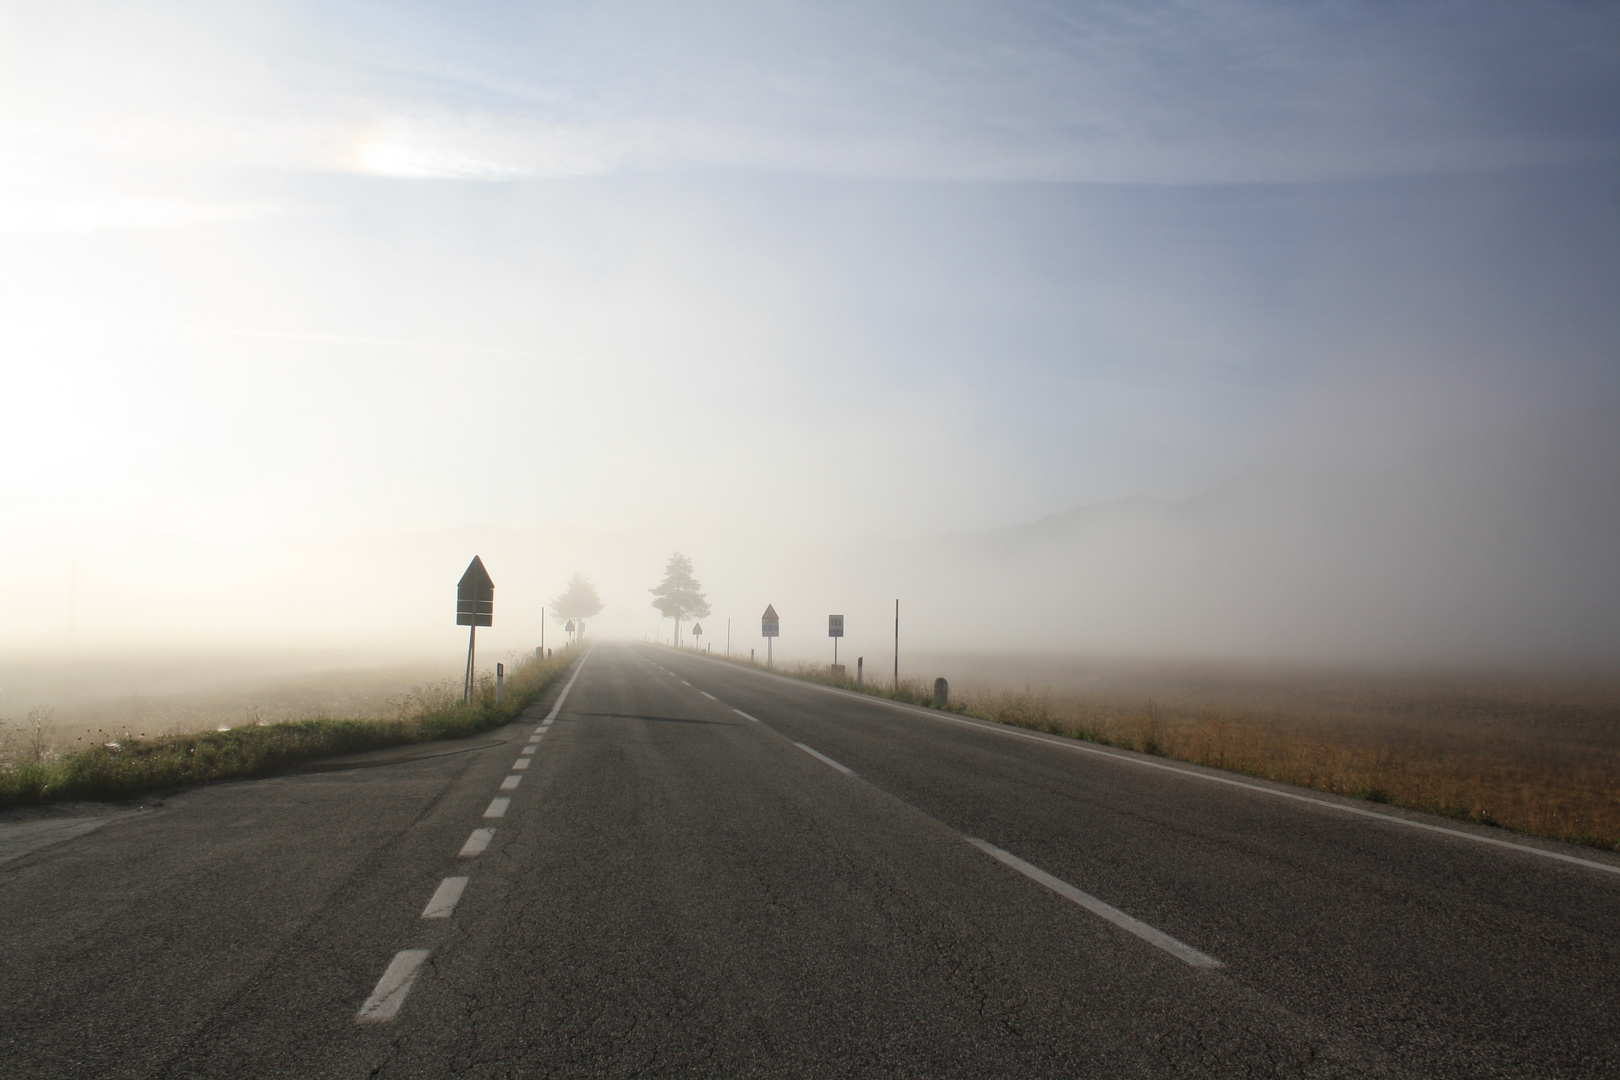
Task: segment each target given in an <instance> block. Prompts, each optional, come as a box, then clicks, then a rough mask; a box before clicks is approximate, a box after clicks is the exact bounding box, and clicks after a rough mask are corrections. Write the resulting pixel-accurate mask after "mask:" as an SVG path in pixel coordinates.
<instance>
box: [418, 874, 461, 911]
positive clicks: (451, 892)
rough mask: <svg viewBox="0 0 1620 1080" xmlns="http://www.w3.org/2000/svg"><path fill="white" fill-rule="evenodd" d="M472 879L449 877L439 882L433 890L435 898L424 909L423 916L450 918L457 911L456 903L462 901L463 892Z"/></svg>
mask: <svg viewBox="0 0 1620 1080" xmlns="http://www.w3.org/2000/svg"><path fill="white" fill-rule="evenodd" d="M471 880H472V879H471V878H464V877H447V878H445V879H444V880H443V881H441V882H439V887H438V888H437V889H435V890H433V899H431V900H429V901H428V904H427V907H425V908H423V909H422V918H424V919H448V918H449V917H450V916H451V915H452V914H454V913H455V910H456V905H457V904H458V903H460V902H461V894H462V892H463V891H464V890H465V889H466V888H467V882H469V881H471Z"/></svg>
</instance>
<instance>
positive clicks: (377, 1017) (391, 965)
mask: <svg viewBox="0 0 1620 1080" xmlns="http://www.w3.org/2000/svg"><path fill="white" fill-rule="evenodd" d="M428 952H429V950H427V949H401V950H400V951H399V952H397V953H395V954H394V958H393V959H392V960H390V961H389V962H388V970H386V971H384V972H383V973H382V978H380V979H378V980H377V988H376V989H375V990H373V991H372V992H371V996H370V997H368V998H366V1002H365V1004H364V1005H361V1006H360V1011H359V1012H357V1013H355V1014H354V1021H355V1023H357V1024H383V1023H387V1022H388V1021H390V1020H392V1019H393V1018H394V1017H395V1016H397V1015H399V1007H400V1006H401V1005H403V1004H405V995H407V994H409V993H410V992H411V987H412V986H413V985H415V983H416V976H417V975H418V974H419V973H420V972H421V970H422V965H423V963H425V962H426V961H427V958H428Z"/></svg>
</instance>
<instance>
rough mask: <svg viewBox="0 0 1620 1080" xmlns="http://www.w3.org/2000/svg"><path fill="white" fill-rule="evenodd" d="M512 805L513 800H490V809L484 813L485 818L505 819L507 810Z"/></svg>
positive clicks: (497, 798)
mask: <svg viewBox="0 0 1620 1080" xmlns="http://www.w3.org/2000/svg"><path fill="white" fill-rule="evenodd" d="M511 805H512V800H511V799H502V798H499V797H496V798H493V799H491V800H489V809H488V810H485V811H484V816H485V817H505V816H506V808H507V807H508V806H511Z"/></svg>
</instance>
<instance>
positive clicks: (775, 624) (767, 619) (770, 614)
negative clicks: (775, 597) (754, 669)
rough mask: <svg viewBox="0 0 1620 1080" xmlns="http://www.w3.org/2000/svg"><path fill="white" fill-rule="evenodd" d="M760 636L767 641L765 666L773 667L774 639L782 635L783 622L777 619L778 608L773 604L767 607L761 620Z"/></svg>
mask: <svg viewBox="0 0 1620 1080" xmlns="http://www.w3.org/2000/svg"><path fill="white" fill-rule="evenodd" d="M759 634H760V636H761V637H763V638H764V639H765V666H766V667H770V666H771V653H772V651H773V650H772V646H773V645H775V642H774V641H772V640H771V639H772V638H777V637H780V636H781V635H782V620H781V619H779V618H777V617H776V607H775V605H773V604H766V605H765V614H764V615H761V616H760V618H759Z"/></svg>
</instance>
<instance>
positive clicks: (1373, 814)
mask: <svg viewBox="0 0 1620 1080" xmlns="http://www.w3.org/2000/svg"><path fill="white" fill-rule="evenodd" d="M716 662H717V663H718V662H719V661H716ZM753 674H755V675H766V676H769V677H770V678H773V679H783V680H786V681H788V682H791V683H794V684H796V685H798V686H805V687H809V688H811V689H813V690H822V691H825V692H827V693H829V694H837V695H838V696H839V697H848V698H855V699H857V700H860V701H867V702H871V703H872V704H874V705H883V706H886V707H888V708H891V709H896V710H898V711H900V712H904V713H910V714H911V715H913V716H923V717H927V718H928V719H930V720H942V721H945V722H947V723H952V724H961V725H962V726H963V727H970V728H977V729H978V730H980V731H987V732H990V733H991V734H994V735H1006V736H1008V737H1010V738H1015V739H1028V740H1029V741H1031V742H1038V743H1043V744H1044V745H1046V746H1051V747H1055V748H1057V749H1059V750H1071V751H1074V752H1076V753H1081V754H1095V755H1096V756H1098V757H1105V758H1110V759H1112V760H1114V761H1117V762H1120V763H1121V764H1124V765H1139V766H1141V767H1142V768H1144V769H1160V770H1162V771H1164V772H1170V773H1176V774H1177V775H1179V776H1186V777H1190V778H1191V779H1194V780H1205V781H1208V782H1209V783H1211V784H1225V785H1226V786H1227V787H1235V788H1242V789H1243V790H1244V791H1253V792H1256V793H1258V794H1260V795H1270V796H1272V797H1273V798H1277V799H1292V800H1293V801H1294V802H1302V803H1309V804H1310V805H1312V806H1321V807H1324V808H1326V809H1328V810H1339V811H1342V812H1344V813H1346V814H1356V815H1359V816H1361V817H1366V818H1372V819H1373V820H1374V821H1382V822H1384V823H1386V824H1389V825H1404V826H1406V827H1407V828H1412V829H1423V830H1425V831H1427V832H1435V833H1440V834H1442V835H1444V836H1452V837H1456V838H1457V839H1459V840H1472V841H1473V842H1474V843H1476V844H1489V845H1491V846H1492V847H1500V848H1507V849H1508V850H1510V851H1519V852H1523V853H1524V854H1527V855H1540V856H1541V857H1542V858H1545V859H1557V860H1558V861H1559V862H1566V863H1574V864H1575V865H1576V866H1584V867H1586V868H1588V869H1590V870H1602V871H1604V872H1605V873H1609V874H1620V866H1611V865H1609V864H1608V863H1600V862H1593V861H1592V860H1591V859H1582V858H1579V857H1577V856H1575V855H1565V854H1563V853H1562V852H1557V851H1548V850H1547V849H1546V848H1538V847H1531V846H1530V845H1529V844H1515V843H1514V842H1513V841H1511V840H1498V839H1496V838H1495V837H1491V836H1475V835H1474V834H1473V833H1465V832H1463V831H1461V830H1460V829H1448V828H1446V827H1445V826H1444V825H1431V824H1429V823H1428V822H1426V821H1412V820H1410V819H1408V818H1400V817H1394V816H1392V815H1390V814H1380V813H1379V812H1378V811H1376V810H1364V809H1362V808H1361V807H1359V806H1345V805H1343V804H1342V803H1336V802H1330V801H1328V800H1327V799H1316V798H1312V797H1311V796H1309V795H1300V794H1297V793H1295V792H1292V791H1278V790H1276V789H1274V788H1268V787H1262V786H1261V785H1259V784H1250V783H1246V782H1245V781H1242V780H1235V779H1231V778H1229V777H1225V776H1210V775H1209V774H1208V773H1201V772H1194V771H1193V770H1192V769H1181V768H1177V767H1176V766H1174V765H1167V764H1165V763H1164V762H1162V761H1143V760H1142V759H1140V758H1135V757H1127V756H1125V755H1124V754H1120V753H1115V752H1114V751H1112V750H1104V749H1103V748H1101V747H1098V746H1091V745H1089V744H1087V743H1083V742H1079V741H1078V740H1072V739H1061V738H1059V737H1057V736H1052V735H1042V734H1040V733H1039V732H1034V731H1021V730H1019V729H1018V728H1015V727H1012V726H1010V725H1007V724H998V723H996V722H995V721H993V720H972V719H969V718H967V717H963V716H951V715H949V714H947V713H942V712H939V711H938V710H935V709H925V708H922V707H921V706H917V705H907V704H905V703H904V702H899V701H890V700H889V699H887V698H880V697H875V696H873V695H871V694H860V693H856V692H855V691H853V690H839V689H838V688H836V687H832V686H821V685H819V684H817V683H812V682H803V681H801V680H799V679H793V678H790V677H789V676H787V675H777V674H774V673H773V672H768V671H756V672H753ZM1279 783H1280V781H1279ZM1415 812H1421V811H1415ZM1552 842H1553V843H1556V842H1557V841H1552Z"/></svg>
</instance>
